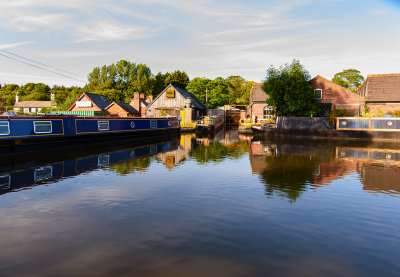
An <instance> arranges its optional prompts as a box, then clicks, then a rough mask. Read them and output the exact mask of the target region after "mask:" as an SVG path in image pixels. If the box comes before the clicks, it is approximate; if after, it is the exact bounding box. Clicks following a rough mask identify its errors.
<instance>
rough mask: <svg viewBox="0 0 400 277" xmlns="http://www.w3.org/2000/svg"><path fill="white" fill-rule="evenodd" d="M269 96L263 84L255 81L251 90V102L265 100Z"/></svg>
mask: <svg viewBox="0 0 400 277" xmlns="http://www.w3.org/2000/svg"><path fill="white" fill-rule="evenodd" d="M268 98H269V96H268V94H267V93H266V92H265V91H264V90H263V89H262V84H261V83H254V84H253V86H252V88H251V91H250V103H253V102H265V101H266V100H267V99H268Z"/></svg>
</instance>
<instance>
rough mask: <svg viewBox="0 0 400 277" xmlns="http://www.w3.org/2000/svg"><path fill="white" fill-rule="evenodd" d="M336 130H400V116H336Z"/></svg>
mask: <svg viewBox="0 0 400 277" xmlns="http://www.w3.org/2000/svg"><path fill="white" fill-rule="evenodd" d="M336 129H337V130H364V131H397V132H399V131H400V118H395V117H370V118H365V117H338V118H337V119H336Z"/></svg>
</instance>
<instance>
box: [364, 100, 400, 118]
mask: <svg viewBox="0 0 400 277" xmlns="http://www.w3.org/2000/svg"><path fill="white" fill-rule="evenodd" d="M367 106H368V108H369V111H368V113H371V114H374V115H378V113H379V112H378V109H379V110H380V111H381V112H383V114H387V113H388V112H392V111H398V110H400V103H367Z"/></svg>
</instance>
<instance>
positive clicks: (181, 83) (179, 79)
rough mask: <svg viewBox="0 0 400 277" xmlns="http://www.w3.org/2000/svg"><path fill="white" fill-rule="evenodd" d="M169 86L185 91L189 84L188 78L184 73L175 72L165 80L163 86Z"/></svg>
mask: <svg viewBox="0 0 400 277" xmlns="http://www.w3.org/2000/svg"><path fill="white" fill-rule="evenodd" d="M169 84H173V85H175V86H178V87H180V88H183V89H186V86H187V85H188V84H189V76H188V75H187V74H186V72H185V71H179V70H176V71H174V72H172V73H171V74H170V75H168V76H167V77H166V78H165V82H164V85H165V86H168V85H169Z"/></svg>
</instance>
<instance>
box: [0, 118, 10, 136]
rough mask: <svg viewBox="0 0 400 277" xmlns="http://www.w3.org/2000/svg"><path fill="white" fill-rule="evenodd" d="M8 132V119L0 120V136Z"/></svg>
mask: <svg viewBox="0 0 400 277" xmlns="http://www.w3.org/2000/svg"><path fill="white" fill-rule="evenodd" d="M9 134H10V123H9V122H8V121H0V136H7V135H9Z"/></svg>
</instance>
